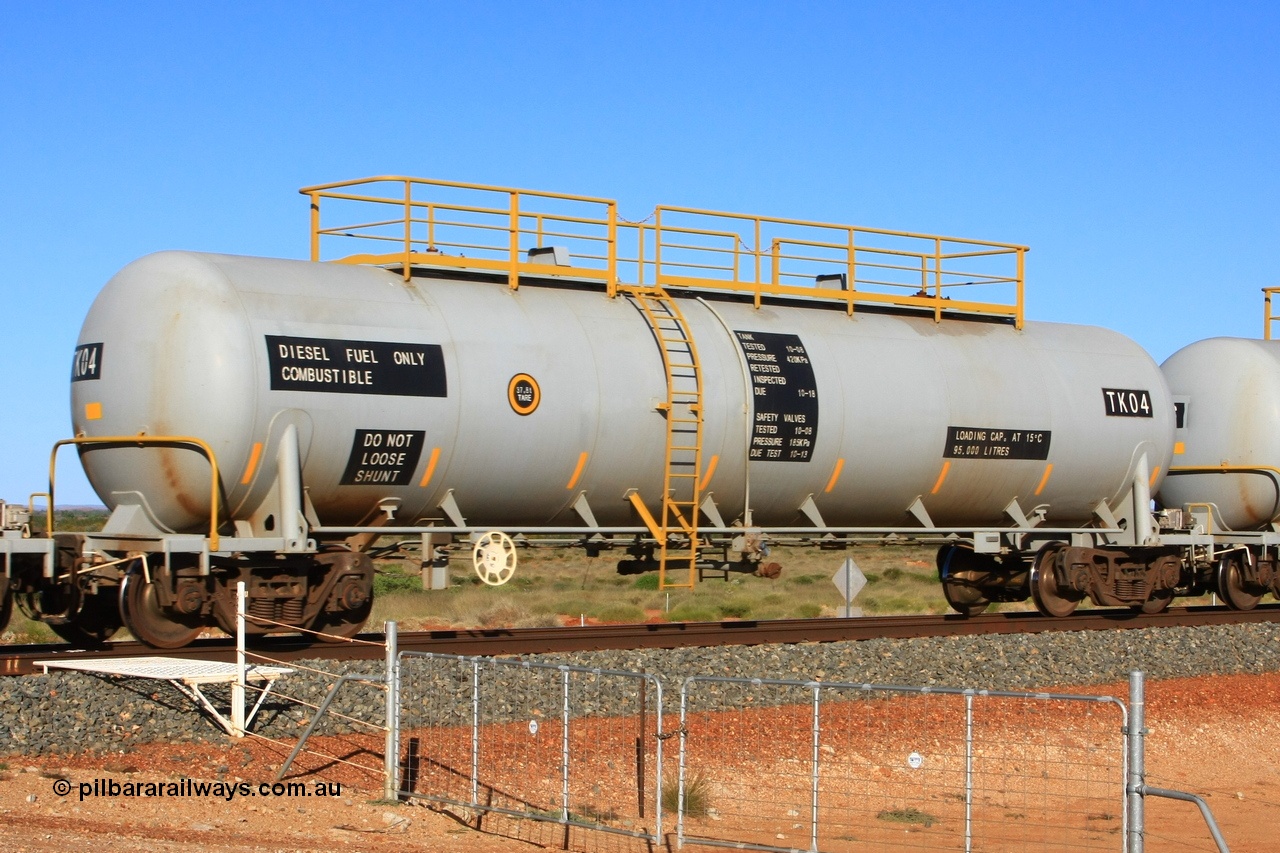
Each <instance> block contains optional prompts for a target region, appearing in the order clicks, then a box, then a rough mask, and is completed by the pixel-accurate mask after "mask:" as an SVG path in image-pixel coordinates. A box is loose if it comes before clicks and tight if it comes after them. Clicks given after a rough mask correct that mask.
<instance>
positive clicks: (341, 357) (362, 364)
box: [266, 335, 448, 397]
mask: <svg viewBox="0 0 1280 853" xmlns="http://www.w3.org/2000/svg"><path fill="white" fill-rule="evenodd" d="M266 339H267V360H268V361H269V362H270V365H271V390H272V391H327V392H329V393H334V394H385V395H394V396H400V397H446V396H448V383H447V382H446V380H445V375H444V352H443V350H442V349H441V347H440V345H439V344H402V343H394V342H391V341H343V340H333V339H329V338H293V337H284V336H282V335H267V336H266Z"/></svg>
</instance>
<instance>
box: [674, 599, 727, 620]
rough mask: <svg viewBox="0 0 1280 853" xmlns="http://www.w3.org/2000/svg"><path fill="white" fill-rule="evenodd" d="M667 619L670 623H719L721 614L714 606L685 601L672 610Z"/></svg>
mask: <svg viewBox="0 0 1280 853" xmlns="http://www.w3.org/2000/svg"><path fill="white" fill-rule="evenodd" d="M666 618H667V621H668V622H719V621H720V613H719V612H718V611H717V610H716V609H715V607H714V605H709V604H704V603H702V602H694V601H683V602H681V603H680V604H677V605H676V606H675V607H673V608H671V612H670V613H668V614H667V617H666Z"/></svg>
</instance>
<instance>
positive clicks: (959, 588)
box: [942, 578, 991, 617]
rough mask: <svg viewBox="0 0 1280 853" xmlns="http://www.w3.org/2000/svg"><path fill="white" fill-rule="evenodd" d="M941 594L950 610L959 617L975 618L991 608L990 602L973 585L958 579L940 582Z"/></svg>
mask: <svg viewBox="0 0 1280 853" xmlns="http://www.w3.org/2000/svg"><path fill="white" fill-rule="evenodd" d="M942 594H943V596H944V597H945V598H946V599H947V604H950V605H951V609H952V610H954V611H955V612H957V613H959V614H960V615H961V616H966V617H967V616H977V615H978V614H979V613H983V612H985V611H986V609H987V608H988V607H990V606H991V600H990V599H988V598H987V597H986V596H984V595H983V594H982V592H981V591H979V589H978V588H977V587H976V586H974V585H973V584H971V583H969V582H967V581H964V580H961V579H960V578H947V579H945V580H944V581H943V582H942Z"/></svg>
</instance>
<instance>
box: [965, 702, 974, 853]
mask: <svg viewBox="0 0 1280 853" xmlns="http://www.w3.org/2000/svg"><path fill="white" fill-rule="evenodd" d="M964 853H973V691H972V690H966V691H965V692H964Z"/></svg>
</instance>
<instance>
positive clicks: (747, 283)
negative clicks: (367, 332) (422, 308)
mask: <svg viewBox="0 0 1280 853" xmlns="http://www.w3.org/2000/svg"><path fill="white" fill-rule="evenodd" d="M300 192H301V193H302V194H303V195H306V196H308V197H309V198H310V200H311V259H312V260H315V261H319V260H321V259H322V258H323V257H324V256H323V255H322V251H321V249H322V243H325V244H333V243H340V244H343V248H345V249H352V248H356V249H360V250H358V251H347V252H345V253H341V252H340V253H335V254H334V255H332V256H331V257H330V258H329V259H332V260H335V261H339V262H343V263H366V264H380V265H388V266H399V267H400V268H401V270H402V271H403V274H404V276H405V279H406V280H408V279H409V278H410V276H411V274H412V273H411V270H412V268H413V267H415V266H418V267H445V268H454V269H465V270H473V271H475V270H479V271H487V272H490V273H495V274H498V275H502V276H505V278H506V280H507V283H508V285H509V286H510V287H511V288H512V289H515V288H517V287H519V283H520V277H521V276H522V275H526V276H531V277H547V276H558V277H566V278H572V279H576V280H579V281H586V282H599V283H601V284H603V285H604V286H605V288H606V291H607V292H608V294H609V295H610V296H614V295H616V294H617V292H618V291H617V288H618V286H619V284H621V283H623V282H622V281H621V280H620V279H621V277H623V276H625V277H626V278H627V281H628V282H629V283H630V284H633V285H635V286H640V287H656V288H676V289H691V290H712V291H715V290H722V291H730V292H735V293H746V294H749V295H751V296H752V297H753V299H754V302H755V304H756V305H757V306H759V305H760V304H761V300H762V298H763V297H781V298H787V299H796V300H802V301H819V302H836V303H839V304H842V305H843V306H844V307H845V309H846V311H847V312H848V313H849V314H852V313H853V312H854V308H855V306H856V305H859V304H864V305H890V306H898V307H909V308H916V309H923V310H927V311H929V312H931V313H932V314H933V316H934V319H935V320H941V319H942V317H943V315H944V314H966V315H974V314H976V315H986V316H994V317H999V318H1005V319H1008V320H1012V322H1013V323H1014V325H1016V326H1017V327H1018V328H1021V327H1022V324H1023V319H1024V313H1023V296H1024V292H1023V290H1024V273H1025V256H1026V252H1027V251H1028V249H1027V247H1026V246H1019V245H1015V244H1011V243H992V242H988V241H982V240H969V239H964V238H958V237H943V236H938V235H931V234H916V233H912V232H907V231H888V230H883V229H876V228H860V227H856V226H850V225H835V224H830V223H822V222H810V221H806V220H799V219H782V218H776V217H764V216H752V215H746V214H737V213H723V212H719V211H710V210H700V209H696V208H688V207H670V206H660V207H658V208H656V209H655V211H654V213H653V215H652V220H653V221H652V223H648V222H645V223H633V222H626V221H624V220H621V219H620V218H619V217H618V213H617V203H616V202H615V201H612V200H610V199H602V198H593V197H590V196H577V195H566V194H562V193H550V192H540V191H534V190H520V189H512V188H509V187H495V186H487V185H483V184H464V183H457V182H453V181H436V180H428V179H423V178H409V177H400V176H379V177H372V178H361V179H358V180H353V181H343V182H340V183H333V184H323V185H318V186H313V187H305V188H303V189H302V190H300ZM322 204H323V206H324V211H325V213H324V217H323V218H322V216H321V207H322ZM371 206H373V207H372V208H371ZM370 209H375V210H380V211H385V213H379V214H375V215H373V216H372V217H371V216H370V215H369V213H368V211H369V210H370ZM335 220H336V221H335ZM354 240H360V241H366V242H361V243H355V244H353V243H352V241H354ZM367 241H373V242H374V244H375V245H376V244H381V245H380V246H377V248H376V249H375V250H373V251H369V250H368V248H367V247H368V246H369V243H368V242H367ZM530 249H542V250H544V251H542V252H533V253H530V251H529V250H530ZM971 288H986V290H985V291H984V292H985V293H986V294H988V295H990V294H991V293H992V292H993V290H994V291H996V294H995V296H994V297H993V298H977V297H969V296H967V294H969V293H971V292H972V290H970V289H971ZM962 294H966V295H963V296H962Z"/></svg>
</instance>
